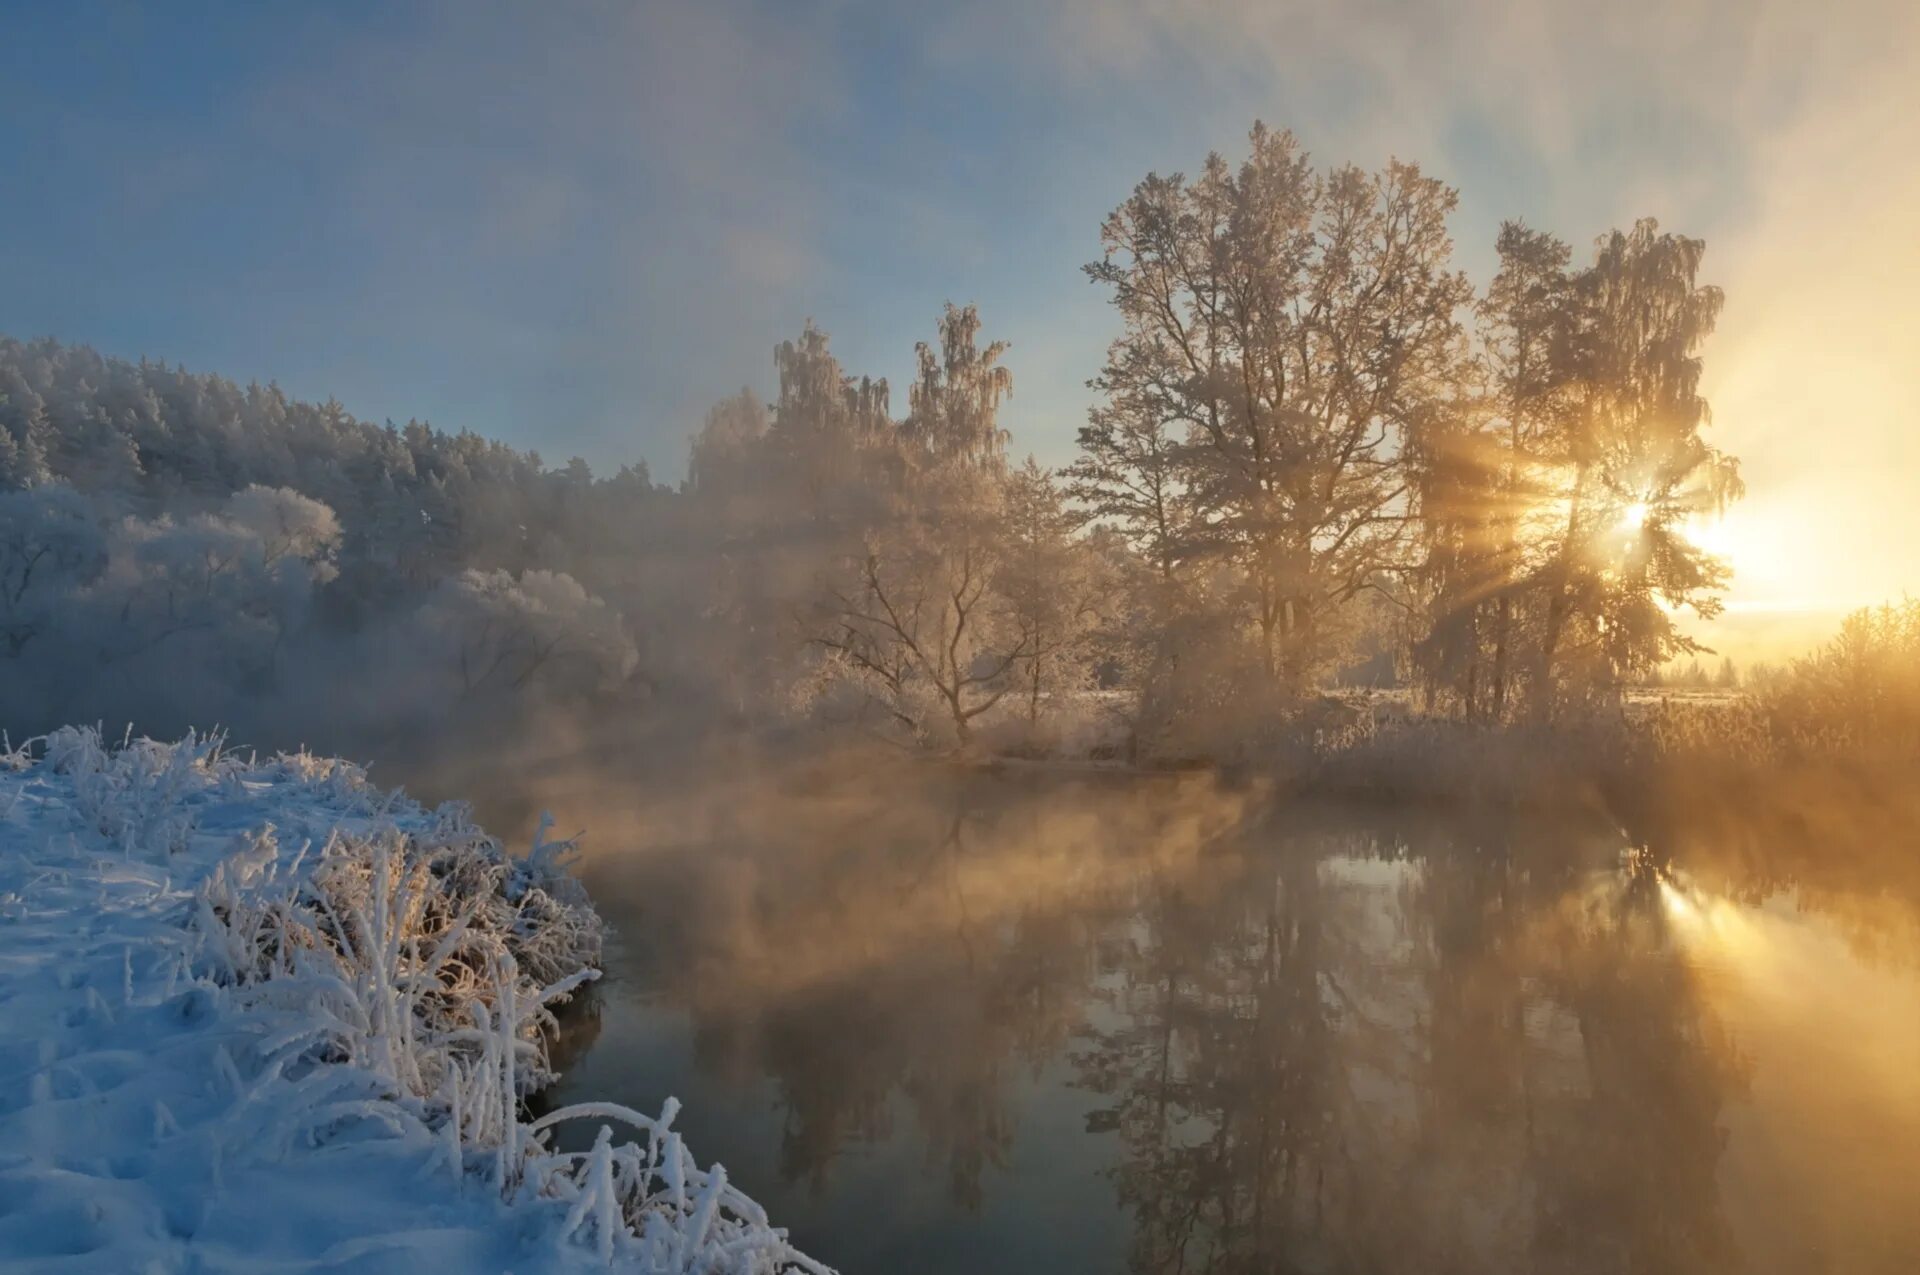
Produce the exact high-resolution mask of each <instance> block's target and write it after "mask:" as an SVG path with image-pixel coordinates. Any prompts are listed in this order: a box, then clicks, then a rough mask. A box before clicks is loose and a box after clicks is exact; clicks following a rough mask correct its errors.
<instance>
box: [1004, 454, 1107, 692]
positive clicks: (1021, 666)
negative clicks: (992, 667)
mask: <svg viewBox="0 0 1920 1275" xmlns="http://www.w3.org/2000/svg"><path fill="white" fill-rule="evenodd" d="M1077 521H1078V519H1077V518H1076V517H1075V516H1074V515H1073V514H1071V513H1069V512H1068V510H1067V509H1066V505H1065V501H1064V500H1063V498H1062V493H1061V491H1060V489H1059V487H1058V486H1057V485H1056V484H1055V483H1054V480H1053V475H1052V473H1051V472H1050V471H1048V470H1046V469H1043V468H1041V467H1040V465H1039V464H1038V463H1037V462H1036V461H1035V460H1034V459H1033V458H1032V457H1031V456H1029V457H1028V458H1027V461H1026V463H1025V464H1024V465H1022V466H1021V467H1019V468H1018V469H1015V470H1013V471H1012V472H1011V473H1010V474H1009V475H1008V476H1007V482H1006V494H1005V496H1004V497H1003V503H1002V512H1001V526H1002V532H1003V534H1004V536H1005V540H1006V544H1005V549H1004V559H1003V561H1002V564H1001V567H1000V572H999V576H998V579H997V583H996V588H997V590H998V592H999V593H1000V595H1001V596H1002V597H1003V598H1004V599H1005V600H1006V611H1007V620H1008V623H1009V624H1010V625H1011V628H1012V632H1013V633H1014V635H1015V636H1016V639H1017V643H1016V645H1017V647H1018V649H1019V650H1020V652H1021V654H1020V656H1019V658H1018V659H1017V660H1016V662H1015V667H1014V676H1015V679H1016V680H1017V682H1018V684H1019V694H1020V698H1021V699H1022V700H1023V701H1024V705H1023V707H1024V711H1025V714H1026V717H1027V722H1028V725H1029V726H1030V727H1031V726H1034V725H1037V724H1038V723H1039V720H1040V717H1041V713H1042V711H1043V706H1045V705H1046V704H1047V703H1048V702H1049V701H1056V700H1060V699H1064V698H1067V697H1071V696H1074V695H1076V694H1078V693H1079V692H1081V691H1083V690H1085V689H1086V688H1087V687H1088V686H1089V685H1090V683H1091V681H1092V676H1093V663H1094V658H1095V646H1094V636H1095V634H1096V632H1097V630H1098V628H1099V626H1100V623H1101V621H1102V619H1103V618H1104V617H1103V609H1104V605H1105V604H1106V602H1107V601H1108V599H1109V596H1110V594H1111V591H1112V590H1111V587H1110V585H1109V583H1108V580H1107V578H1106V577H1107V572H1106V571H1105V567H1106V563H1105V562H1104V561H1103V560H1102V559H1101V557H1100V556H1099V555H1098V554H1097V553H1096V552H1095V551H1094V549H1093V547H1092V546H1091V545H1089V544H1088V543H1087V542H1086V541H1084V540H1082V539H1080V538H1078V537H1076V536H1075V535H1074V534H1073V530H1074V525H1075V523H1076V522H1077Z"/></svg>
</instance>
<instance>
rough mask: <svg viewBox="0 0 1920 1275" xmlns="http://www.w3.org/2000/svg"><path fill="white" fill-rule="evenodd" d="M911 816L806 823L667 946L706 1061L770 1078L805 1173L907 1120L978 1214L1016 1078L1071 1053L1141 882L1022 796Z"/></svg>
mask: <svg viewBox="0 0 1920 1275" xmlns="http://www.w3.org/2000/svg"><path fill="white" fill-rule="evenodd" d="M1053 801H1054V802H1055V803H1057V802H1058V796H1057V794H1056V796H1055V797H1054V798H1053ZM902 805H903V807H906V808H908V809H909V813H908V814H907V815H904V816H903V817H902V820H901V822H900V823H898V824H897V825H895V826H893V827H891V828H889V829H888V830H886V832H885V834H884V835H875V834H874V833H873V832H872V830H871V829H867V830H864V833H863V835H861V836H858V837H853V838H839V839H833V838H821V837H819V836H818V835H817V830H809V831H808V832H807V833H806V834H805V835H804V836H801V835H799V834H796V835H795V837H794V844H793V845H792V847H791V851H792V853H791V856H790V857H787V856H786V853H785V852H786V851H787V850H788V849H789V847H787V846H774V847H770V848H769V847H762V848H761V850H760V852H759V853H758V854H757V857H756V860H755V863H754V867H753V868H752V870H751V871H750V872H748V873H746V874H744V880H743V881H732V882H730V881H729V880H728V878H727V870H726V869H725V868H724V867H722V866H720V865H712V866H711V869H710V872H711V879H710V880H709V882H708V885H707V888H708V890H709V893H708V894H706V895H704V896H701V897H698V898H696V899H692V900H687V901H685V902H683V903H680V904H677V905H676V906H675V907H674V908H672V909H666V908H662V909H660V911H661V912H663V913H664V912H668V911H672V912H674V913H675V914H677V915H676V916H675V918H674V924H675V925H676V926H684V927H685V932H684V934H677V935H674V936H668V937H665V938H662V939H659V940H658V946H659V959H660V960H661V961H663V962H666V963H668V964H672V963H675V962H678V963H680V964H681V965H682V966H683V968H682V969H681V970H679V971H678V972H677V973H671V974H669V976H667V977H666V978H664V979H663V981H664V982H665V983H666V984H667V985H668V986H670V987H672V988H674V989H675V996H676V999H683V1000H684V1004H685V1006H686V1008H687V1010H688V1011H689V1012H690V1013H691V1014H692V1016H693V1019H694V1024H695V1030H696V1048H697V1050H698V1053H699V1060H700V1063H701V1065H702V1067H703V1068H707V1069H711V1070H712V1071H714V1072H716V1073H718V1074H732V1075H735V1076H756V1075H764V1076H766V1077H767V1078H769V1079H770V1080H771V1081H772V1083H773V1085H774V1088H775V1091H776V1094H777V1102H778V1104H779V1107H780V1112H781V1122H782V1123H781V1148H780V1161H781V1167H782V1172H783V1173H784V1174H785V1176H786V1177H787V1178H788V1179H789V1180H794V1181H799V1180H804V1181H807V1182H808V1183H810V1184H811V1185H812V1186H813V1187H814V1188H815V1189H816V1190H824V1189H825V1188H826V1187H827V1186H828V1184H829V1182H830V1180H831V1177H832V1174H833V1171H834V1166H835V1162H836V1159H837V1158H838V1157H839V1156H840V1155H842V1154H843V1153H844V1152H845V1151H846V1150H848V1149H849V1148H850V1147H853V1146H857V1145H859V1144H865V1143H874V1142H880V1141H883V1140H885V1139H887V1138H889V1137H891V1136H893V1135H894V1134H895V1133H896V1132H897V1131H898V1130H897V1127H896V1126H897V1125H898V1123H899V1122H900V1121H901V1120H902V1119H906V1120H910V1121H911V1126H912V1129H913V1131H914V1134H915V1136H916V1139H917V1140H918V1141H920V1142H921V1143H922V1144H923V1146H924V1147H925V1153H926V1156H927V1159H928V1162H929V1164H930V1166H932V1167H933V1168H934V1169H935V1170H936V1171H937V1172H940V1173H943V1174H944V1175H945V1177H946V1179H947V1183H948V1187H949V1191H950V1194H951V1196H952V1198H953V1199H954V1200H955V1201H956V1203H958V1204H960V1205H961V1206H963V1207H965V1208H968V1209H977V1208H978V1207H979V1206H980V1203H981V1199H982V1184H983V1179H984V1178H985V1177H986V1176H987V1175H988V1174H989V1173H990V1172H991V1171H992V1170H995V1169H998V1168H1002V1167H1004V1166H1005V1164H1006V1163H1007V1159H1008V1156H1009V1154H1010V1152H1011V1149H1012V1145H1013V1140H1014V1133H1015V1130H1014V1119H1013V1116H1012V1114H1011V1110H1010V1094H1011V1090H1012V1087H1013V1084H1014V1082H1015V1080H1016V1078H1017V1076H1018V1074H1019V1069H1020V1068H1021V1067H1022V1066H1023V1065H1024V1066H1026V1067H1028V1068H1031V1069H1034V1070H1037V1069H1038V1068H1040V1067H1041V1066H1042V1065H1044V1064H1045V1063H1046V1062H1048V1061H1050V1060H1052V1059H1054V1058H1057V1057H1058V1056H1059V1055H1060V1054H1061V1053H1062V1052H1063V1051H1064V1049H1065V1047H1066V1044H1067V1042H1068V1040H1069V1038H1070V1036H1071V1033H1072V1032H1073V1030H1074V1029H1075V1027H1076V1026H1077V1025H1078V1024H1079V1023H1080V1022H1081V1021H1082V1018H1083V1016H1084V1012H1085V1006H1086V1002H1087V999H1088V997H1089V995H1090V987H1091V984H1092V980H1093V969H1094V962H1093V947H1094V940H1095V935H1096V932H1097V930H1098V928H1099V927H1100V926H1101V925H1103V924H1106V923H1108V922H1110V920H1111V919H1112V918H1113V917H1116V916H1118V915H1121V914H1123V913H1124V910H1125V908H1126V906H1127V903H1128V900H1129V897H1130V892H1129V890H1128V888H1127V885H1128V882H1130V880H1131V879H1132V876H1131V875H1129V874H1133V875H1137V870H1136V869H1133V868H1130V867H1127V866H1126V859H1127V856H1126V855H1125V854H1124V853H1119V854H1113V855H1106V854H1103V853H1101V851H1102V849H1103V847H1101V846H1098V845H1091V846H1065V847H1061V846H1057V845H1056V844H1055V839H1054V838H1053V837H1052V836H1050V835H1049V829H1050V827H1051V825H1050V824H1049V823H1048V820H1049V819H1052V818H1055V817H1057V816H1055V815H1052V814H1048V815H1040V814H1034V813H1033V812H1031V811H1029V810H1028V809H1027V808H1025V807H1023V806H1021V805H1019V804H1018V803H1014V804H1012V805H1011V806H1010V807H1009V805H1008V803H1006V802H1005V801H1004V800H1002V801H1001V802H1000V803H999V804H998V805H995V804H992V803H988V804H986V805H980V804H968V803H965V802H961V803H958V804H956V805H954V806H951V807H949V810H950V813H949V814H946V815H942V814H940V813H939V812H938V810H937V809H927V808H924V807H919V806H917V803H911V802H903V803H902ZM1035 809H1036V810H1037V809H1039V808H1038V807H1036V808H1035ZM1030 815H1031V817H1029V816H1030ZM1123 825H1124V820H1116V821H1115V823H1114V827H1112V828H1109V829H1108V830H1107V834H1106V835H1107V836H1108V837H1109V838H1113V837H1118V836H1120V835H1122V833H1123V831H1124V828H1123ZM803 842H804V844H802V843H803ZM823 846H824V847H829V848H826V849H823V848H822V847H823ZM1054 853H1058V854H1059V857H1060V859H1061V864H1059V865H1054V866H1049V865H1048V864H1047V862H1046V860H1045V856H1046V855H1047V854H1054ZM1116 865H1117V866H1118V868H1119V872H1118V875H1116V874H1115V869H1116ZM728 908H732V909H734V910H736V911H737V912H739V913H740V914H742V915H741V918H740V920H739V923H737V924H736V923H729V921H728V920H727V917H726V911H727V909H728ZM694 918H697V920H696V919H694ZM716 936H717V937H716Z"/></svg>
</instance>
